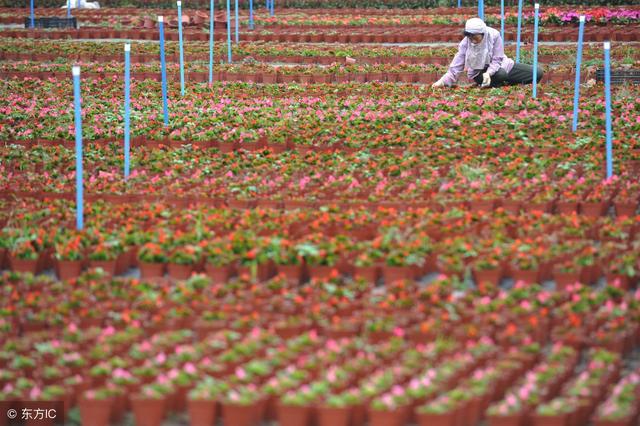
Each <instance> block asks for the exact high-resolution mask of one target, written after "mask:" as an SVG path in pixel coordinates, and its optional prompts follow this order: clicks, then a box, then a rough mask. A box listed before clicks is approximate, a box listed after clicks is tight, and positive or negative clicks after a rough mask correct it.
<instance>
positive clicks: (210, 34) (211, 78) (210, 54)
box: [209, 0, 214, 86]
mask: <svg viewBox="0 0 640 426" xmlns="http://www.w3.org/2000/svg"><path fill="white" fill-rule="evenodd" d="M213 8H214V3H213V0H210V2H209V85H210V86H211V85H212V84H213V26H214V23H213Z"/></svg>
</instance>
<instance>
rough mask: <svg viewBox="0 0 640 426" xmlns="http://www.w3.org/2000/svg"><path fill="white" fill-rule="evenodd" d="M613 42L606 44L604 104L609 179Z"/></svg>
mask: <svg viewBox="0 0 640 426" xmlns="http://www.w3.org/2000/svg"><path fill="white" fill-rule="evenodd" d="M610 51H611V42H608V41H606V42H605V43H604V104H605V118H606V126H607V145H606V151H607V179H610V178H611V177H612V176H613V153H612V150H613V134H612V133H613V132H612V130H611V59H610Z"/></svg>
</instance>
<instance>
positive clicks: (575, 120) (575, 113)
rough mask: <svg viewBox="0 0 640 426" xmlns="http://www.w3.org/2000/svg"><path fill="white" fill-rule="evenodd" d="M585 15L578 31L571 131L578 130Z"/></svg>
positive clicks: (582, 16)
mask: <svg viewBox="0 0 640 426" xmlns="http://www.w3.org/2000/svg"><path fill="white" fill-rule="evenodd" d="M584 21H585V17H584V15H581V16H580V28H579V30H578V56H577V57H576V85H575V89H574V91H573V124H572V126H571V129H572V130H573V131H574V132H576V131H577V130H578V114H579V111H578V103H579V102H580V68H581V66H582V39H583V38H584Z"/></svg>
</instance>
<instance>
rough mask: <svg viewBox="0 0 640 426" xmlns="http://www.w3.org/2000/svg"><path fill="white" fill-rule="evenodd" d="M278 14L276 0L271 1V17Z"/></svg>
mask: <svg viewBox="0 0 640 426" xmlns="http://www.w3.org/2000/svg"><path fill="white" fill-rule="evenodd" d="M275 14H276V0H271V16H274V15H275Z"/></svg>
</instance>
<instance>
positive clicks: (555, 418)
mask: <svg viewBox="0 0 640 426" xmlns="http://www.w3.org/2000/svg"><path fill="white" fill-rule="evenodd" d="M576 409H577V401H576V399H574V398H563V397H559V398H554V399H552V400H551V401H549V402H547V403H545V404H540V405H539V406H538V408H536V411H535V414H534V415H533V425H534V426H547V425H549V426H569V425H570V424H571V423H570V421H571V414H572V413H574V412H575V411H576Z"/></svg>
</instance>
